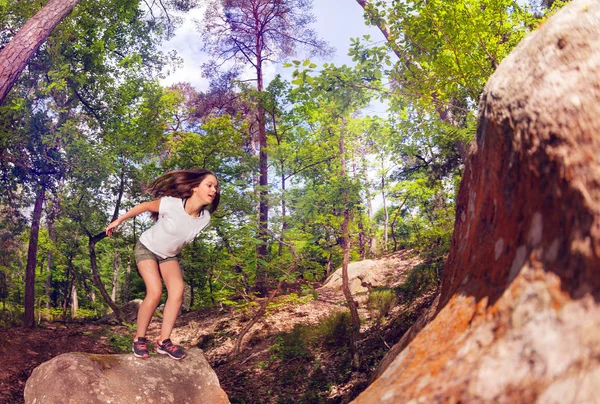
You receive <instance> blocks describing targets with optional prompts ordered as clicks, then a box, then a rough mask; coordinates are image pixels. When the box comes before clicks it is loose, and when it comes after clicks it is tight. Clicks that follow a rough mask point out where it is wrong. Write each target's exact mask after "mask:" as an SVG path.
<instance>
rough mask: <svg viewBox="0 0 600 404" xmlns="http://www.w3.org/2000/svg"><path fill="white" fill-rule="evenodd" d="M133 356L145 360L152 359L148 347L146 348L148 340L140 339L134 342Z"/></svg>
mask: <svg viewBox="0 0 600 404" xmlns="http://www.w3.org/2000/svg"><path fill="white" fill-rule="evenodd" d="M133 355H134V356H135V357H136V358H143V359H146V358H148V357H150V352H148V347H147V346H146V338H144V337H138V338H137V340H134V341H133Z"/></svg>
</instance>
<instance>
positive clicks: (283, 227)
mask: <svg viewBox="0 0 600 404" xmlns="http://www.w3.org/2000/svg"><path fill="white" fill-rule="evenodd" d="M287 228H288V223H287V217H286V211H285V173H284V172H283V163H281V235H280V236H279V237H280V240H279V253H278V254H279V256H280V257H281V254H283V240H284V239H285V231H286V230H287Z"/></svg>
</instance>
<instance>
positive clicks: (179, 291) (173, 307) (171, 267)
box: [160, 261, 183, 341]
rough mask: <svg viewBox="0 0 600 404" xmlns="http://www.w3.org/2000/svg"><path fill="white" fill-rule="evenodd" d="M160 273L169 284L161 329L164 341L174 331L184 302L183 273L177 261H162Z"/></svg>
mask: <svg viewBox="0 0 600 404" xmlns="http://www.w3.org/2000/svg"><path fill="white" fill-rule="evenodd" d="M160 273H161V275H162V278H163V280H164V281H165V285H166V286H167V302H166V303H165V310H164V311H163V321H162V327H161V329H160V340H161V341H164V340H166V339H168V338H170V337H171V331H173V327H174V326H175V320H177V316H178V315H179V310H180V309H181V303H182V302H183V273H182V272H181V268H180V267H179V263H178V262H177V261H166V262H163V263H161V264H160Z"/></svg>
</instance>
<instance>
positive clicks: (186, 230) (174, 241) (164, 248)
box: [140, 196, 210, 259]
mask: <svg viewBox="0 0 600 404" xmlns="http://www.w3.org/2000/svg"><path fill="white" fill-rule="evenodd" d="M209 222H210V213H209V212H208V209H204V210H202V212H201V213H200V216H199V217H194V216H190V215H189V214H188V213H187V212H186V211H185V209H184V208H183V200H182V199H179V198H173V197H171V196H165V197H162V198H160V205H159V208H158V221H157V222H156V224H154V226H152V227H151V228H149V229H148V230H146V231H145V232H143V233H142V235H141V236H140V242H141V243H142V244H143V245H144V246H145V247H146V248H147V249H149V250H150V251H152V252H153V253H154V254H156V255H157V256H158V257H159V258H161V259H164V258H168V257H174V256H176V255H177V254H179V252H181V250H182V249H183V247H185V246H186V245H187V244H188V243H190V242H192V240H194V238H196V236H197V235H198V233H200V232H201V231H202V230H203V229H204V228H205V227H206V226H208V224H209Z"/></svg>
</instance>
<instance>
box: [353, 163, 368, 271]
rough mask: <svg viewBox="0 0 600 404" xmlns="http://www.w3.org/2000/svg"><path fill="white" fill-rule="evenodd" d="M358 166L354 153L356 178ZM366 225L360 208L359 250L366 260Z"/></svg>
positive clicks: (354, 173) (356, 176)
mask: <svg viewBox="0 0 600 404" xmlns="http://www.w3.org/2000/svg"><path fill="white" fill-rule="evenodd" d="M357 171H358V170H357V168H356V156H354V155H353V158H352V175H353V176H354V179H355V180H358V173H357ZM365 239H366V237H365V226H364V223H363V214H362V209H361V210H360V212H359V214H358V252H359V253H360V259H361V260H364V259H365V254H366V252H365Z"/></svg>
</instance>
